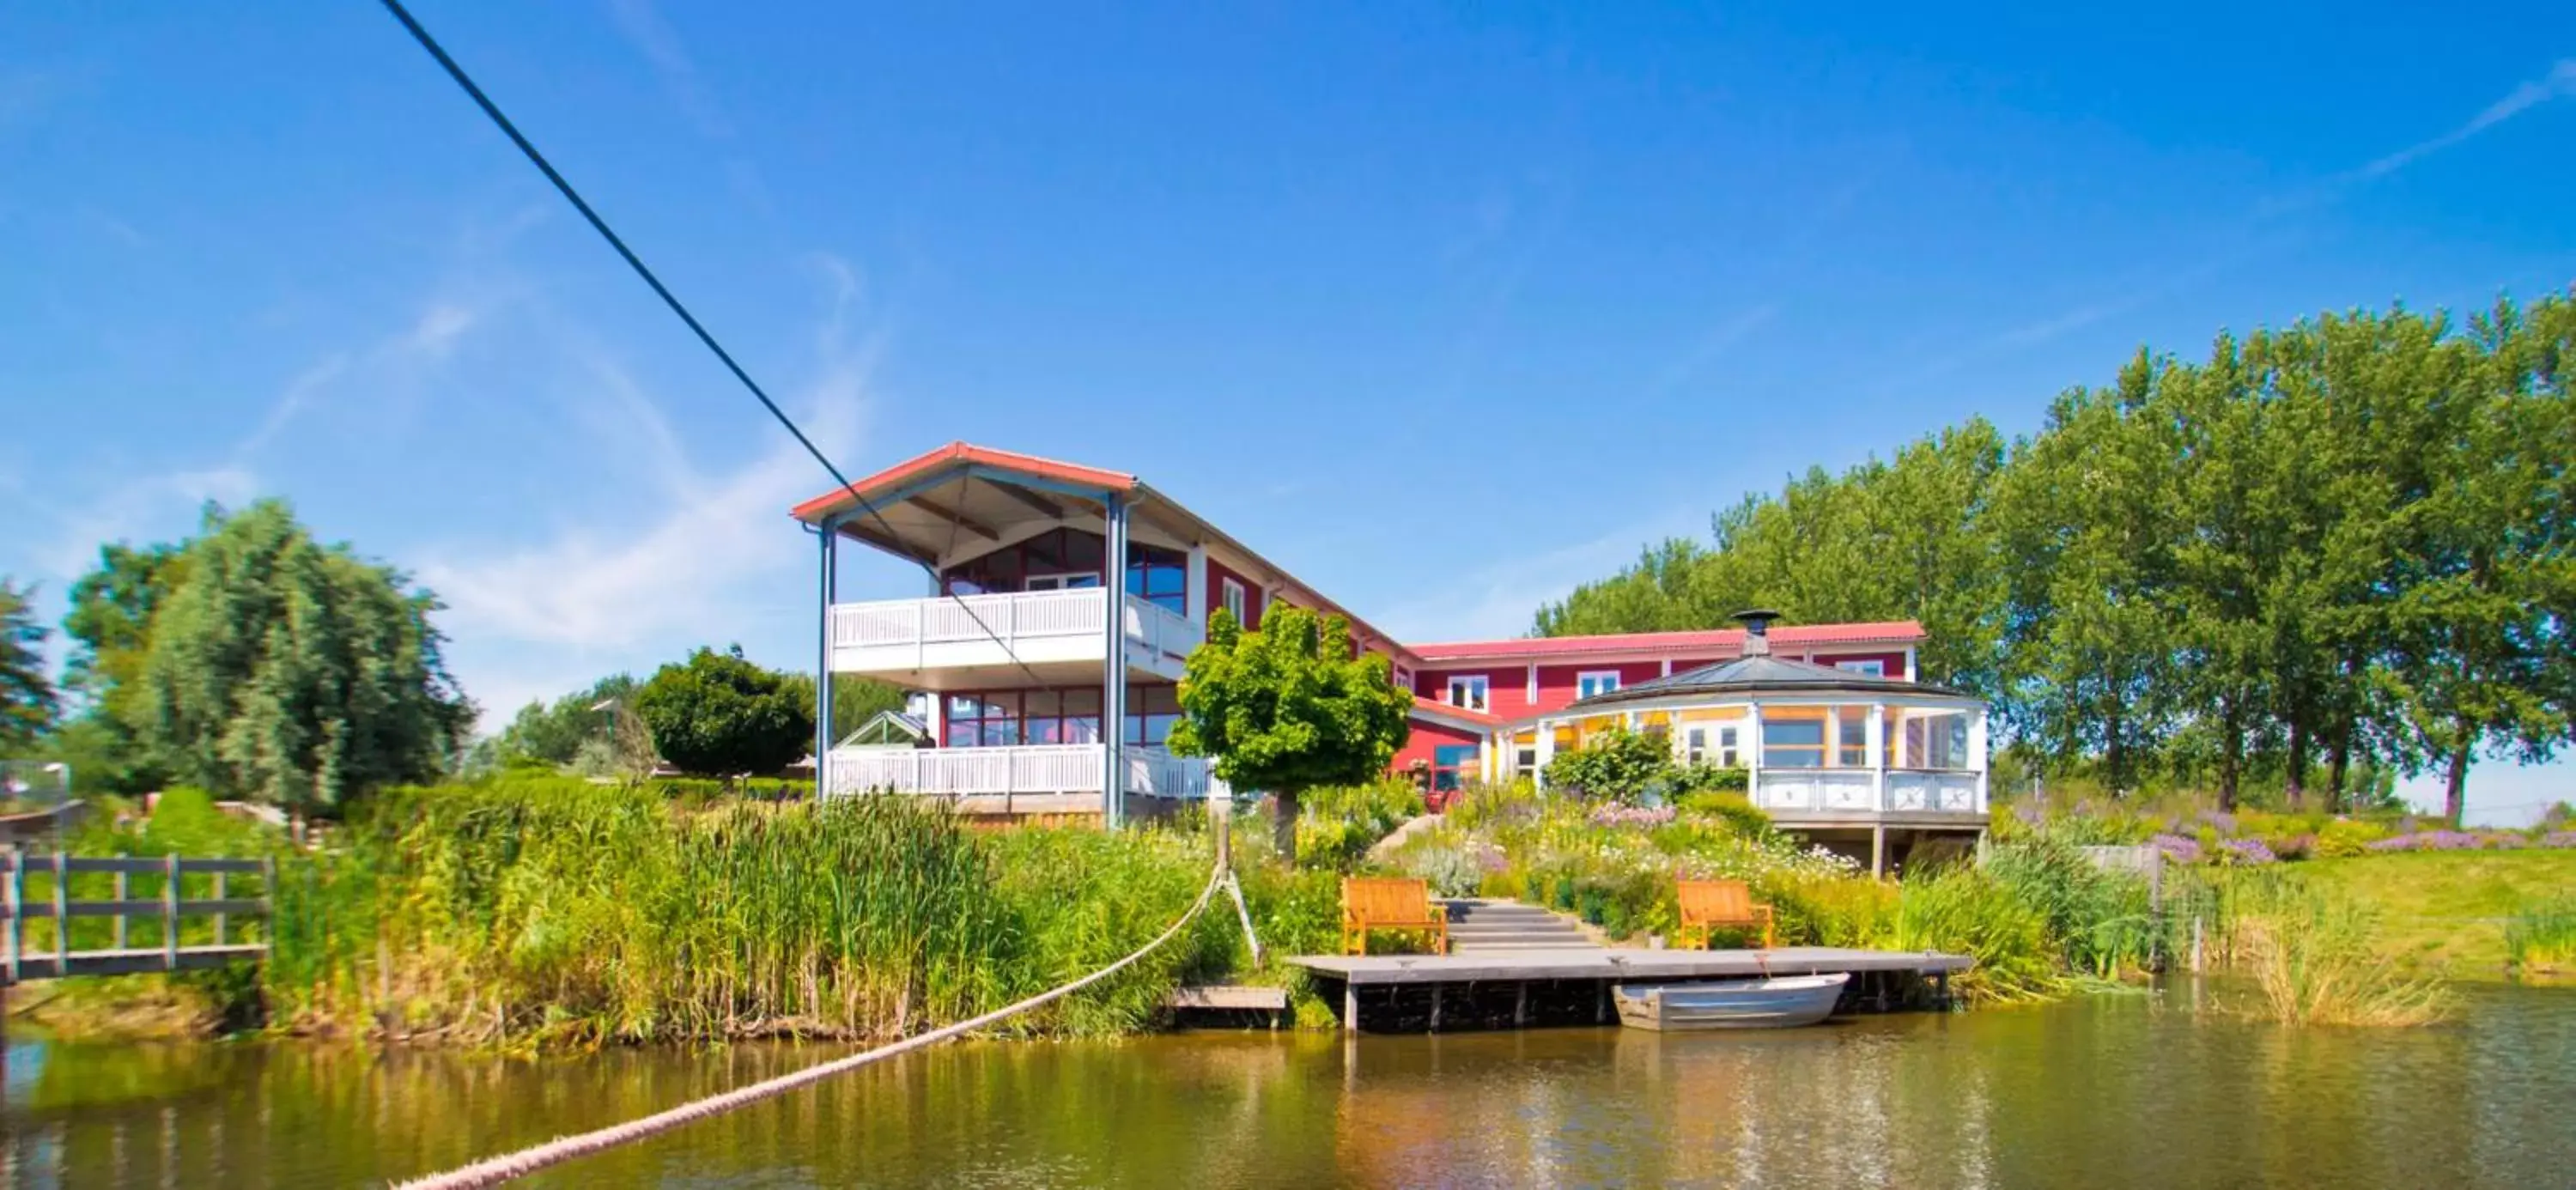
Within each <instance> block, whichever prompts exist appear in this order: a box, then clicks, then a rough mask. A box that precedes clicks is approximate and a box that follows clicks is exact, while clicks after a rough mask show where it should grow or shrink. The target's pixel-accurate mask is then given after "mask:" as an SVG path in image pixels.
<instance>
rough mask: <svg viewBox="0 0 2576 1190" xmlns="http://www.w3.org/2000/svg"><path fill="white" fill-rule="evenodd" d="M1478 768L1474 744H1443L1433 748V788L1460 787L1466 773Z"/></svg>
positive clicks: (1450, 788)
mask: <svg viewBox="0 0 2576 1190" xmlns="http://www.w3.org/2000/svg"><path fill="white" fill-rule="evenodd" d="M1475 768H1476V746H1475V745H1474V744H1442V745H1440V746H1438V747H1436V748H1433V749H1432V750H1431V788H1433V789H1435V790H1441V791H1447V790H1452V789H1456V788H1458V784H1459V782H1460V781H1461V780H1463V779H1464V776H1463V775H1464V774H1466V773H1468V772H1472V771H1473V770H1474V769H1475Z"/></svg>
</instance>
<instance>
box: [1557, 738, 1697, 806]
mask: <svg viewBox="0 0 2576 1190" xmlns="http://www.w3.org/2000/svg"><path fill="white" fill-rule="evenodd" d="M1678 771H1679V766H1678V765H1676V764H1674V763H1673V745H1672V741H1671V740H1669V739H1667V738H1665V737H1664V736H1663V735H1661V734H1659V733H1655V732H1639V731H1629V730H1628V729H1626V728H1624V727H1612V728H1610V729H1608V730H1606V731H1603V732H1601V733H1600V734H1598V735H1595V736H1593V737H1592V738H1591V740H1589V741H1588V742H1586V743H1585V744H1584V745H1583V747H1581V748H1579V749H1576V750H1575V751H1572V752H1563V753H1559V754H1558V755H1557V757H1556V759H1554V760H1551V761H1549V762H1548V765H1547V787H1548V790H1549V791H1550V792H1552V793H1556V794H1560V795H1563V796H1566V797H1572V798H1578V799H1582V800H1585V801H1596V802H1598V801H1616V802H1626V803H1629V804H1632V805H1633V804H1636V803H1640V802H1644V801H1648V800H1650V799H1652V798H1656V797H1661V796H1662V795H1664V794H1665V793H1667V792H1669V791H1670V790H1671V789H1672V788H1673V785H1674V783H1675V777H1676V774H1677V773H1678Z"/></svg>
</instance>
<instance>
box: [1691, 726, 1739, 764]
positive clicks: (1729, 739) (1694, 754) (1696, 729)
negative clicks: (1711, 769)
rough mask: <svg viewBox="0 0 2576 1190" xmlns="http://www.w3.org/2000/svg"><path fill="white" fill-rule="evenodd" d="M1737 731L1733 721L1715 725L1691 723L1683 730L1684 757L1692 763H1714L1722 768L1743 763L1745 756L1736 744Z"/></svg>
mask: <svg viewBox="0 0 2576 1190" xmlns="http://www.w3.org/2000/svg"><path fill="white" fill-rule="evenodd" d="M1735 731H1736V729H1735V725H1733V724H1731V723H1728V724H1719V725H1717V726H1714V727H1711V726H1708V725H1705V724H1693V725H1691V726H1690V727H1688V728H1686V729H1684V730H1683V732H1682V759H1683V760H1685V761H1688V762H1689V763H1691V764H1713V765H1716V766H1717V767H1719V768H1722V769H1731V768H1735V767H1737V766H1738V765H1741V764H1743V763H1744V757H1743V755H1742V754H1741V753H1740V752H1739V751H1738V750H1737V748H1736V744H1735V740H1736V735H1735Z"/></svg>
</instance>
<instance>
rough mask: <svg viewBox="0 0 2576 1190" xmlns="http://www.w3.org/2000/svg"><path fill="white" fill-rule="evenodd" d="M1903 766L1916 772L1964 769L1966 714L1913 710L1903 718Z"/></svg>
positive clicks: (1966, 760) (1966, 753)
mask: <svg viewBox="0 0 2576 1190" xmlns="http://www.w3.org/2000/svg"><path fill="white" fill-rule="evenodd" d="M1905 766H1906V767H1907V768H1917V769H1964V768H1967V767H1968V715H1967V712H1965V711H1917V712H1914V713H1912V714H1909V715H1907V716H1906V717H1905Z"/></svg>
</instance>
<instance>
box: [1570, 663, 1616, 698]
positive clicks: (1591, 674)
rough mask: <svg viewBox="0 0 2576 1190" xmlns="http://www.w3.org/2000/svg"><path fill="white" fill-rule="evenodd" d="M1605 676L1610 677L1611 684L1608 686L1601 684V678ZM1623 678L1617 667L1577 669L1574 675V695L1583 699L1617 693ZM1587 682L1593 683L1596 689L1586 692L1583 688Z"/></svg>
mask: <svg viewBox="0 0 2576 1190" xmlns="http://www.w3.org/2000/svg"><path fill="white" fill-rule="evenodd" d="M1603 678H1607V679H1609V681H1610V684H1609V685H1607V686H1603V685H1600V684H1599V682H1600V679H1603ZM1621 680H1622V678H1621V674H1620V673H1619V671H1618V670H1615V669H1585V670H1577V671H1575V675H1574V697H1575V698H1576V699H1577V700H1581V699H1586V698H1595V697H1598V696H1600V695H1604V694H1616V693H1618V692H1619V687H1620V685H1621ZM1586 683H1590V684H1592V685H1593V686H1594V689H1592V690H1591V691H1589V692H1586V691H1585V690H1584V688H1583V687H1584V685H1585V684H1586Z"/></svg>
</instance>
